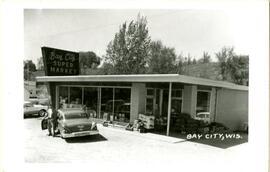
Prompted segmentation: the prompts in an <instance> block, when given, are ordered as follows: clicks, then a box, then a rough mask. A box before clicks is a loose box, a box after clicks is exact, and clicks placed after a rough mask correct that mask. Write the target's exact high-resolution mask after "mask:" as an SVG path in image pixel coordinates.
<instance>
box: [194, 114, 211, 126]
mask: <svg viewBox="0 0 270 172" xmlns="http://www.w3.org/2000/svg"><path fill="white" fill-rule="evenodd" d="M194 119H196V120H200V121H203V122H205V123H208V124H210V122H211V121H210V113H209V112H199V113H197V114H196V116H195V118H194Z"/></svg>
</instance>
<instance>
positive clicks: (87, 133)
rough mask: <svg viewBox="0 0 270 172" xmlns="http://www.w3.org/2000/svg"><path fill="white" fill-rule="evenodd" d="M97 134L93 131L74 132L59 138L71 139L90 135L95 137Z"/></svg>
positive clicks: (96, 131)
mask: <svg viewBox="0 0 270 172" xmlns="http://www.w3.org/2000/svg"><path fill="white" fill-rule="evenodd" d="M97 134H99V132H98V130H94V131H81V132H75V133H63V134H61V136H62V137H63V138H64V139H66V138H71V137H81V136H90V135H97Z"/></svg>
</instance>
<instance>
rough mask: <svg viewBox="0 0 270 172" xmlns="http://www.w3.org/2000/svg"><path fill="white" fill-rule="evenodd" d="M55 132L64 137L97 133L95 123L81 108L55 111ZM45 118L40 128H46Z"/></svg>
mask: <svg viewBox="0 0 270 172" xmlns="http://www.w3.org/2000/svg"><path fill="white" fill-rule="evenodd" d="M57 116H58V119H57V129H56V130H57V132H58V133H60V135H61V137H62V138H64V139H66V138H70V137H80V136H88V135H96V134H99V131H98V129H97V125H96V123H95V122H94V121H92V120H91V119H90V118H89V115H88V114H87V113H86V112H85V111H84V110H82V109H74V108H72V109H60V110H58V113H57ZM47 123H48V122H47V119H46V118H44V119H43V120H42V121H41V127H42V129H43V130H44V129H47Z"/></svg>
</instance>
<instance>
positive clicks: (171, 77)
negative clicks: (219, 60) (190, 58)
mask: <svg viewBox="0 0 270 172" xmlns="http://www.w3.org/2000/svg"><path fill="white" fill-rule="evenodd" d="M36 80H37V82H144V83H151V82H152V83H153V82H161V83H164V82H166V83H169V82H172V83H186V84H192V85H203V86H212V87H221V88H228V89H234V90H248V86H243V85H237V84H233V83H230V82H224V81H216V80H210V79H204V78H198V77H192V76H186V75H179V74H138V75H73V76H42V77H36Z"/></svg>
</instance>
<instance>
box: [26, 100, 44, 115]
mask: <svg viewBox="0 0 270 172" xmlns="http://www.w3.org/2000/svg"><path fill="white" fill-rule="evenodd" d="M47 110H48V106H44V105H41V104H34V103H32V102H28V101H25V102H24V104H23V114H24V117H26V116H29V115H36V114H37V115H38V116H41V117H42V116H44V115H45V113H46V112H47Z"/></svg>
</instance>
